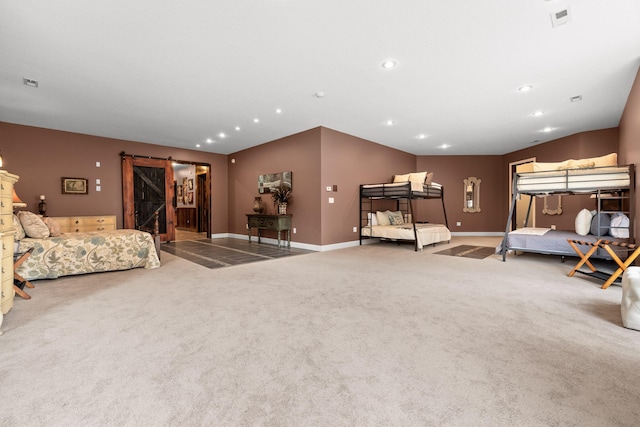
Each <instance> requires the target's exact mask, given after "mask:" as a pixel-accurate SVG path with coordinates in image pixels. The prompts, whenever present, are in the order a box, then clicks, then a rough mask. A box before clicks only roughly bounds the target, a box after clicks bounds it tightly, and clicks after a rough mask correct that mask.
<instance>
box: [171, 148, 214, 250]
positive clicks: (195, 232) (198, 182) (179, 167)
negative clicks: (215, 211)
mask: <svg viewBox="0 0 640 427" xmlns="http://www.w3.org/2000/svg"><path fill="white" fill-rule="evenodd" d="M173 175H174V186H175V194H176V200H175V203H174V209H175V212H176V240H194V239H198V238H210V237H211V231H210V224H211V190H210V189H211V165H210V164H203V163H194V162H188V161H180V160H175V161H173Z"/></svg>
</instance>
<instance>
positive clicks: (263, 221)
mask: <svg viewBox="0 0 640 427" xmlns="http://www.w3.org/2000/svg"><path fill="white" fill-rule="evenodd" d="M291 216H292V215H262V214H247V225H248V226H249V231H248V233H249V243H251V229H252V228H257V229H258V243H260V230H273V231H276V232H277V233H278V248H279V247H280V234H281V232H282V231H286V232H287V247H288V248H290V247H291Z"/></svg>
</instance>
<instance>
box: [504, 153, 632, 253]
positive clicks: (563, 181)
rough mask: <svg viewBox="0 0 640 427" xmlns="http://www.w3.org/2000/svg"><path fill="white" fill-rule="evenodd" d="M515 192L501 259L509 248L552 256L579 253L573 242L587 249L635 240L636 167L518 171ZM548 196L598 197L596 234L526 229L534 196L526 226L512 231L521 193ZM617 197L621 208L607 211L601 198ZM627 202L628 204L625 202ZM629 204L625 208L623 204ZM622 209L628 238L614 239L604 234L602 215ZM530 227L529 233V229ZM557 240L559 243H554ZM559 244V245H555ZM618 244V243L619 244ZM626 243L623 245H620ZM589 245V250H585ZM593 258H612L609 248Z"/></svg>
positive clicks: (515, 175)
mask: <svg viewBox="0 0 640 427" xmlns="http://www.w3.org/2000/svg"><path fill="white" fill-rule="evenodd" d="M512 188H513V191H512V201H511V208H510V210H509V216H508V218H507V225H506V227H505V234H504V239H503V241H502V249H501V254H502V261H506V254H507V251H509V250H513V251H520V252H535V253H543V254H551V255H560V256H562V257H563V258H564V256H576V255H579V254H577V253H576V251H575V250H574V249H575V248H573V247H572V245H571V244H570V241H574V242H578V241H580V242H581V245H578V248H579V249H580V250H585V251H586V249H588V246H589V245H591V246H593V244H597V242H598V241H607V242H614V241H617V242H619V243H620V242H624V243H627V244H629V243H630V244H633V243H634V229H633V222H634V221H633V219H634V217H635V194H634V193H635V167H634V165H626V166H604V167H590V168H576V169H562V170H550V171H539V172H516V173H514V175H513V186H512ZM522 194H524V195H529V196H546V195H576V194H583V195H584V194H593V195H595V198H596V200H597V218H598V219H597V220H598V224H597V230H598V233H597V234H596V235H587V236H581V235H578V234H575V233H573V232H567V231H557V230H546V229H527V228H526V227H527V224H528V223H529V217H530V213H531V205H532V202H533V197H532V198H531V199H530V201H529V206H528V209H527V214H526V217H525V221H524V224H525V228H524V229H520V230H513V231H512V230H511V227H512V220H513V214H514V211H515V207H516V202H517V201H518V200H519V198H520V195H522ZM605 196H606V199H608V200H617V201H618V202H619V204H618V205H619V209H617V210H615V211H607V210H603V208H602V200H603V199H604V198H605ZM625 202H626V203H625ZM625 205H626V206H627V208H626V209H624V208H623V207H624V206H625ZM615 212H621V213H624V214H626V215H628V217H629V219H630V221H629V227H628V235H629V238H628V239H614V238H613V237H609V236H602V235H601V232H600V230H601V227H600V223H599V221H600V214H601V213H605V214H609V213H615ZM527 230H529V232H527ZM554 240H555V241H556V242H554ZM556 243H557V245H556ZM616 246H617V245H616ZM621 246H624V245H621ZM585 248H586V249H585ZM593 256H594V257H600V258H610V256H609V254H608V253H607V252H606V251H599V252H596V253H594V254H593Z"/></svg>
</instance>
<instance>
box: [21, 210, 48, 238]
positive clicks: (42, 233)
mask: <svg viewBox="0 0 640 427" xmlns="http://www.w3.org/2000/svg"><path fill="white" fill-rule="evenodd" d="M18 218H20V223H21V224H22V227H23V228H24V232H25V233H26V234H27V236H28V237H31V238H33V239H46V238H47V237H49V227H47V224H45V223H44V222H43V221H42V219H41V218H40V217H39V216H38V215H36V214H34V213H33V212H29V211H20V212H18Z"/></svg>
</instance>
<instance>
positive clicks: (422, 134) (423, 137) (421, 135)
mask: <svg viewBox="0 0 640 427" xmlns="http://www.w3.org/2000/svg"><path fill="white" fill-rule="evenodd" d="M426 137H427V135H425V134H424V133H421V134H420V135H418V139H425V138H426Z"/></svg>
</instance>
